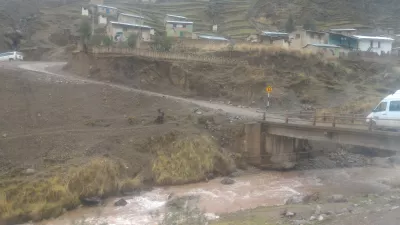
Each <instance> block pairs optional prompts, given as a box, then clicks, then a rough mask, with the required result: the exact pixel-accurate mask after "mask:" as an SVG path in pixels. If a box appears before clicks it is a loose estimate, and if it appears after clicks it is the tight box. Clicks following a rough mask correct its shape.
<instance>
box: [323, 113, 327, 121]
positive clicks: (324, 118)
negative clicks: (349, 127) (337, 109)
mask: <svg viewBox="0 0 400 225" xmlns="http://www.w3.org/2000/svg"><path fill="white" fill-rule="evenodd" d="M322 119H323V121H324V122H326V114H325V113H324V117H323V118H322Z"/></svg>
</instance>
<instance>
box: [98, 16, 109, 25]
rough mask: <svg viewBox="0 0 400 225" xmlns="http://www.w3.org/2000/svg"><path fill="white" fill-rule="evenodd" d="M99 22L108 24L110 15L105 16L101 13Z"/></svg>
mask: <svg viewBox="0 0 400 225" xmlns="http://www.w3.org/2000/svg"><path fill="white" fill-rule="evenodd" d="M97 22H98V24H107V23H108V17H107V16H104V15H99V17H98V20H97Z"/></svg>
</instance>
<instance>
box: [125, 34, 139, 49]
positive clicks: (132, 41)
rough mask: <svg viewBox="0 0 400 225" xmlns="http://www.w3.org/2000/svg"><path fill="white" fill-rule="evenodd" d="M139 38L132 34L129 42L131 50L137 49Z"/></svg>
mask: <svg viewBox="0 0 400 225" xmlns="http://www.w3.org/2000/svg"><path fill="white" fill-rule="evenodd" d="M137 39H138V36H137V35H136V34H130V35H129V37H128V40H127V43H128V46H129V48H136V42H137Z"/></svg>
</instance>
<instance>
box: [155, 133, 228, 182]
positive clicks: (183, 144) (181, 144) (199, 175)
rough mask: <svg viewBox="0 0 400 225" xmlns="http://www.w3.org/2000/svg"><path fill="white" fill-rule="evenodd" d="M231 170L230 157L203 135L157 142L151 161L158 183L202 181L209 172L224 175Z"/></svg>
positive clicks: (208, 137)
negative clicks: (165, 142)
mask: <svg viewBox="0 0 400 225" xmlns="http://www.w3.org/2000/svg"><path fill="white" fill-rule="evenodd" d="M154 147H155V146H154ZM233 169H234V162H233V160H232V159H231V158H230V157H229V156H228V155H227V154H224V153H222V152H220V150H219V146H218V145H217V144H216V142H215V141H214V140H213V139H212V138H211V137H210V136H206V135H201V136H197V137H187V138H180V139H177V140H175V141H172V142H170V143H169V144H167V145H165V144H164V145H160V149H158V151H157V157H156V159H155V160H154V162H153V173H154V177H155V182H156V183H157V184H160V185H168V184H184V183H190V182H196V181H201V180H205V179H206V177H207V175H208V174H209V173H213V172H215V173H218V174H224V175H226V174H227V173H229V172H231V171H232V170H233Z"/></svg>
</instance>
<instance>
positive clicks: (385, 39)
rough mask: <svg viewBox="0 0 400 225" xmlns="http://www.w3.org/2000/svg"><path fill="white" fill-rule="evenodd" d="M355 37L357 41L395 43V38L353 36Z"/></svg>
mask: <svg viewBox="0 0 400 225" xmlns="http://www.w3.org/2000/svg"><path fill="white" fill-rule="evenodd" d="M353 37H355V38H357V39H365V40H382V41H394V39H393V38H390V37H379V36H361V35H353Z"/></svg>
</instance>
